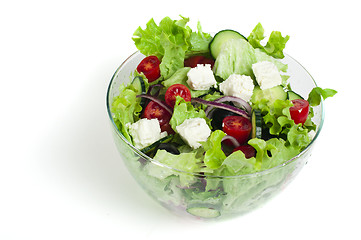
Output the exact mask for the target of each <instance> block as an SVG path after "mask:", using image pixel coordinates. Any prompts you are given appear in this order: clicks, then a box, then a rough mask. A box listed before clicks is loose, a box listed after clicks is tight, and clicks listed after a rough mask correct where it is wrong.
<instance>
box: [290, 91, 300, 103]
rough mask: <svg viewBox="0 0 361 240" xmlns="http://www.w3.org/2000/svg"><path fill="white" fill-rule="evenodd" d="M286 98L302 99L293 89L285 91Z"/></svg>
mask: <svg viewBox="0 0 361 240" xmlns="http://www.w3.org/2000/svg"><path fill="white" fill-rule="evenodd" d="M287 99H288V100H290V101H292V100H295V99H304V98H303V97H302V96H301V95H299V94H297V93H295V92H294V91H288V92H287Z"/></svg>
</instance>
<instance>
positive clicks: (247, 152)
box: [233, 144, 256, 158]
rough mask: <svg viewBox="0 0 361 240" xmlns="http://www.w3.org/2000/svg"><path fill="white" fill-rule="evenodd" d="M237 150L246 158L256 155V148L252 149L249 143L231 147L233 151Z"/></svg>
mask: <svg viewBox="0 0 361 240" xmlns="http://www.w3.org/2000/svg"><path fill="white" fill-rule="evenodd" d="M238 150H241V151H242V152H243V153H244V155H245V156H246V158H251V157H255V156H256V149H254V147H252V146H251V145H248V144H245V145H241V146H239V147H236V148H235V149H233V152H235V151H238Z"/></svg>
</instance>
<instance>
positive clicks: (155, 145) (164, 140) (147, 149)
mask: <svg viewBox="0 0 361 240" xmlns="http://www.w3.org/2000/svg"><path fill="white" fill-rule="evenodd" d="M172 138H173V135H168V136H165V137H164V138H161V139H159V140H158V141H156V142H154V143H153V144H151V145H149V146H148V147H145V148H143V149H141V150H140V151H142V152H143V153H145V154H147V155H148V156H151V154H153V153H154V151H155V150H156V149H157V148H158V146H159V145H160V144H161V143H168V142H170V141H171V140H172Z"/></svg>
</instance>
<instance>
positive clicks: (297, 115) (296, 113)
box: [290, 99, 310, 124]
mask: <svg viewBox="0 0 361 240" xmlns="http://www.w3.org/2000/svg"><path fill="white" fill-rule="evenodd" d="M292 103H293V106H292V107H290V114H291V118H292V120H293V121H294V122H295V123H296V124H299V123H302V124H304V123H305V122H306V120H307V117H308V113H309V111H310V104H309V103H308V101H306V100H303V99H295V100H292Z"/></svg>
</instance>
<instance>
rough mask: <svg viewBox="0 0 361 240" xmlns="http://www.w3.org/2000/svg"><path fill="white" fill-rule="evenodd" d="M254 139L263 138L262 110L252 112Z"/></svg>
mask: <svg viewBox="0 0 361 240" xmlns="http://www.w3.org/2000/svg"><path fill="white" fill-rule="evenodd" d="M251 136H252V138H262V114H261V111H260V110H257V109H255V110H253V112H252V135H251Z"/></svg>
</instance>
